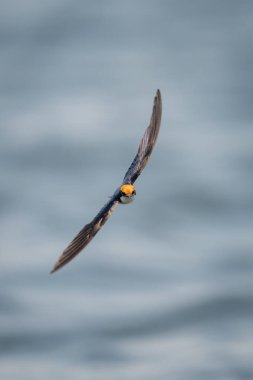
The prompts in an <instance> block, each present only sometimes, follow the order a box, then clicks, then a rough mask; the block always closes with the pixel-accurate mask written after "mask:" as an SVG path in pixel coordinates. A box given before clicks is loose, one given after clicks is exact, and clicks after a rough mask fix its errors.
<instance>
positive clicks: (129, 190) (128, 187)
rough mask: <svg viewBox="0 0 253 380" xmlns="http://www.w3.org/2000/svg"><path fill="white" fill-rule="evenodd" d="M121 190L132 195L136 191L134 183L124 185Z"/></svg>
mask: <svg viewBox="0 0 253 380" xmlns="http://www.w3.org/2000/svg"><path fill="white" fill-rule="evenodd" d="M120 190H121V191H122V193H124V194H126V195H131V194H133V192H134V185H123V186H121V188H120Z"/></svg>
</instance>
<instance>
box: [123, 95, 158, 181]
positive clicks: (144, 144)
mask: <svg viewBox="0 0 253 380" xmlns="http://www.w3.org/2000/svg"><path fill="white" fill-rule="evenodd" d="M161 117H162V97H161V93H160V90H157V92H156V96H155V99H154V105H153V111H152V115H151V119H150V123H149V126H148V128H147V129H146V131H145V133H144V136H143V137H142V139H141V142H140V145H139V148H138V152H137V154H136V156H135V158H134V160H133V162H132V164H131V166H130V167H129V169H128V171H127V172H126V174H125V177H124V180H123V183H134V182H135V181H136V179H137V178H138V177H139V175H140V174H141V172H142V170H143V169H144V168H145V166H146V164H147V162H148V159H149V157H150V155H151V153H152V150H153V148H154V145H155V143H156V140H157V136H158V133H159V130H160V125H161Z"/></svg>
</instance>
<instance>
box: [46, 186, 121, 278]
mask: <svg viewBox="0 0 253 380" xmlns="http://www.w3.org/2000/svg"><path fill="white" fill-rule="evenodd" d="M118 199H119V198H118V193H117V192H115V194H114V195H113V197H112V198H111V199H110V200H109V201H108V202H107V203H106V204H105V206H104V207H103V208H102V209H101V210H100V211H99V213H98V214H97V216H95V218H94V219H93V220H92V221H91V222H90V223H88V224H86V226H84V227H83V229H82V230H81V231H80V232H79V234H77V236H76V237H75V238H74V239H73V240H72V242H71V243H70V244H69V245H68V246H67V248H66V249H65V250H64V251H63V253H62V255H61V256H60V257H59V259H58V260H57V261H56V263H55V265H54V267H53V269H52V271H51V273H53V272H56V271H57V270H58V269H60V268H61V267H63V266H64V265H66V264H67V263H68V262H69V261H71V260H72V259H73V258H74V257H75V256H76V255H77V254H78V253H79V252H80V251H81V250H82V249H83V248H85V247H86V245H87V244H89V242H90V241H91V240H92V239H93V237H94V236H95V235H96V233H97V232H98V231H99V230H100V228H101V227H102V226H103V225H104V224H105V222H106V221H107V219H108V218H109V217H110V216H111V214H112V212H113V210H114V208H115V207H116V206H117V205H118V204H119V200H118Z"/></svg>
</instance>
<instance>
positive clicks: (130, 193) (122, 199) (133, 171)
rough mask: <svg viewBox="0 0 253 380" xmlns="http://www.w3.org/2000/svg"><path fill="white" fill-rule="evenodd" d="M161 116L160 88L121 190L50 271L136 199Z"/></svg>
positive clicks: (70, 258) (81, 247)
mask: <svg viewBox="0 0 253 380" xmlns="http://www.w3.org/2000/svg"><path fill="white" fill-rule="evenodd" d="M161 115H162V100H161V94H160V91H159V90H157V93H156V96H155V99H154V106H153V112H152V115H151V120H150V124H149V126H148V128H147V129H146V131H145V133H144V136H143V137H142V139H141V142H140V145H139V148H138V152H137V154H136V156H135V158H134V160H133V162H132V164H131V165H130V167H129V169H128V170H127V172H126V174H125V177H124V179H123V184H122V185H121V186H120V187H119V188H118V189H116V191H115V192H114V194H113V196H112V197H111V198H110V200H109V201H108V202H107V203H106V204H105V206H104V207H103V208H102V209H101V210H100V211H99V213H98V214H97V215H96V216H95V218H94V219H93V220H92V221H91V222H90V223H88V224H86V225H85V226H84V227H83V229H82V230H81V231H80V232H79V233H78V235H77V236H76V237H75V238H74V239H73V240H72V242H71V243H70V244H69V245H68V246H67V248H66V249H65V250H64V251H63V253H62V255H61V256H60V257H59V259H58V261H57V262H56V263H55V265H54V267H53V269H52V271H51V273H53V272H55V271H57V270H58V269H60V268H61V267H63V266H64V265H65V264H67V263H68V262H69V261H71V260H72V259H73V258H74V257H75V256H76V255H77V254H78V253H79V252H80V251H81V250H82V249H83V248H85V247H86V245H87V244H88V243H89V242H90V241H91V240H92V239H93V237H94V236H95V235H96V233H97V232H98V231H99V230H100V228H101V227H102V226H103V225H104V224H105V222H106V221H107V219H108V218H109V217H110V216H111V214H112V212H113V210H114V209H115V207H116V206H117V205H118V204H128V203H131V202H133V200H134V196H135V195H136V191H135V187H134V182H135V181H136V179H137V178H138V176H139V175H140V174H141V172H142V170H143V169H144V167H145V166H146V164H147V161H148V159H149V157H150V155H151V152H152V150H153V147H154V145H155V142H156V139H157V136H158V133H159V129H160V124H161Z"/></svg>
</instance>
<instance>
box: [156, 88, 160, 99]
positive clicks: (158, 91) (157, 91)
mask: <svg viewBox="0 0 253 380" xmlns="http://www.w3.org/2000/svg"><path fill="white" fill-rule="evenodd" d="M156 95H157V96H159V97H161V91H160V90H159V88H158V89H157V90H156Z"/></svg>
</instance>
